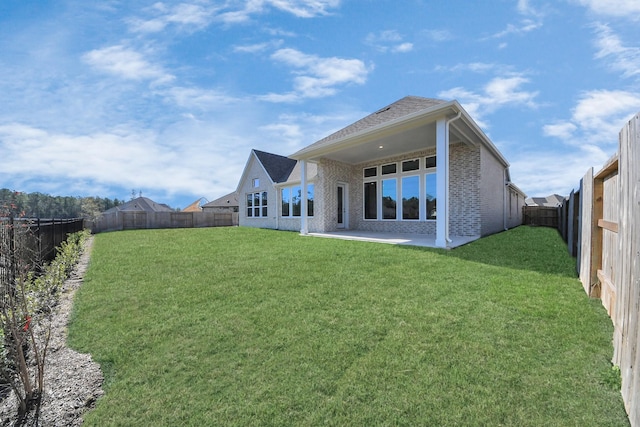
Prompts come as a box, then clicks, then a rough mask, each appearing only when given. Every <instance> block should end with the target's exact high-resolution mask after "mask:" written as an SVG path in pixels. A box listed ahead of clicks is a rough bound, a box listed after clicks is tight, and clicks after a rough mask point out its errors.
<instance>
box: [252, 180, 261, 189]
mask: <svg viewBox="0 0 640 427" xmlns="http://www.w3.org/2000/svg"><path fill="white" fill-rule="evenodd" d="M258 187H260V178H253V188H258Z"/></svg>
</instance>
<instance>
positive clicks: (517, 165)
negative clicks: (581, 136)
mask: <svg viewBox="0 0 640 427" xmlns="http://www.w3.org/2000/svg"><path fill="white" fill-rule="evenodd" d="M611 154H612V153H608V152H606V151H604V150H602V149H600V148H599V147H596V146H593V145H584V146H581V147H575V148H574V149H573V151H572V152H570V153H567V152H566V151H558V152H556V151H544V152H541V151H540V150H536V151H524V152H519V153H517V154H516V155H515V156H512V157H511V159H510V161H509V162H510V164H511V167H510V172H511V178H512V180H513V182H515V183H516V185H518V187H520V188H522V189H526V192H527V195H528V196H530V197H538V196H548V195H550V194H562V195H568V194H569V193H570V192H571V190H574V189H577V188H578V186H579V184H580V179H581V178H582V177H583V176H584V175H585V173H586V172H587V170H588V169H589V168H591V167H592V166H595V167H596V168H598V166H599V165H603V164H604V163H605V162H606V161H607V159H608V158H609V157H610V155H611ZM541 177H544V179H541Z"/></svg>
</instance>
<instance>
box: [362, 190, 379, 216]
mask: <svg viewBox="0 0 640 427" xmlns="http://www.w3.org/2000/svg"><path fill="white" fill-rule="evenodd" d="M377 186H378V183H377V182H376V181H373V182H365V183H364V219H378V189H377Z"/></svg>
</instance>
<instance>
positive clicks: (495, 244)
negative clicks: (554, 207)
mask: <svg viewBox="0 0 640 427" xmlns="http://www.w3.org/2000/svg"><path fill="white" fill-rule="evenodd" d="M398 248H402V249H412V250H420V251H430V252H431V251H439V252H441V253H442V254H443V255H444V256H452V257H455V258H459V259H463V260H466V261H471V262H478V263H482V264H488V265H494V266H497V267H506V268H513V269H518V270H527V271H535V272H537V273H541V274H552V275H558V276H564V277H572V278H576V277H577V272H576V260H575V258H573V257H571V255H569V251H568V249H567V245H566V244H565V243H564V241H563V240H562V238H561V237H560V234H559V233H558V232H557V231H556V230H555V229H552V228H546V227H531V226H520V227H517V228H513V229H511V230H508V231H503V232H500V233H497V234H493V235H490V236H486V237H483V238H480V239H478V240H476V241H473V242H471V243H468V244H466V245H463V246H459V247H457V248H455V249H451V250H448V251H443V250H442V249H433V248H424V247H417V246H400V245H399V246H398Z"/></svg>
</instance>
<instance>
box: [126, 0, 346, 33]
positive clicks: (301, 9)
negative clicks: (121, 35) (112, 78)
mask: <svg viewBox="0 0 640 427" xmlns="http://www.w3.org/2000/svg"><path fill="white" fill-rule="evenodd" d="M339 5H340V0H231V1H227V2H224V4H222V5H220V4H217V3H216V4H212V3H211V2H208V1H196V2H190V3H187V2H183V3H179V4H177V5H168V4H166V3H163V2H158V3H155V4H154V5H153V6H152V7H150V8H148V9H147V15H151V16H152V17H148V18H140V17H136V18H131V19H129V20H128V21H127V23H128V24H129V29H130V30H131V31H132V32H136V33H157V32H160V31H163V30H165V29H166V28H167V27H169V26H175V27H177V28H178V30H181V31H194V30H199V29H202V28H205V27H207V26H209V25H211V24H212V23H213V22H221V23H224V24H227V25H233V24H241V23H244V22H247V21H250V20H251V19H252V17H253V16H254V15H259V14H264V13H267V12H269V10H270V9H275V10H279V11H282V12H286V13H289V14H291V15H293V16H295V17H298V18H315V17H318V16H326V15H329V14H330V13H331V10H332V9H334V8H337V7H338V6H339Z"/></svg>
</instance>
